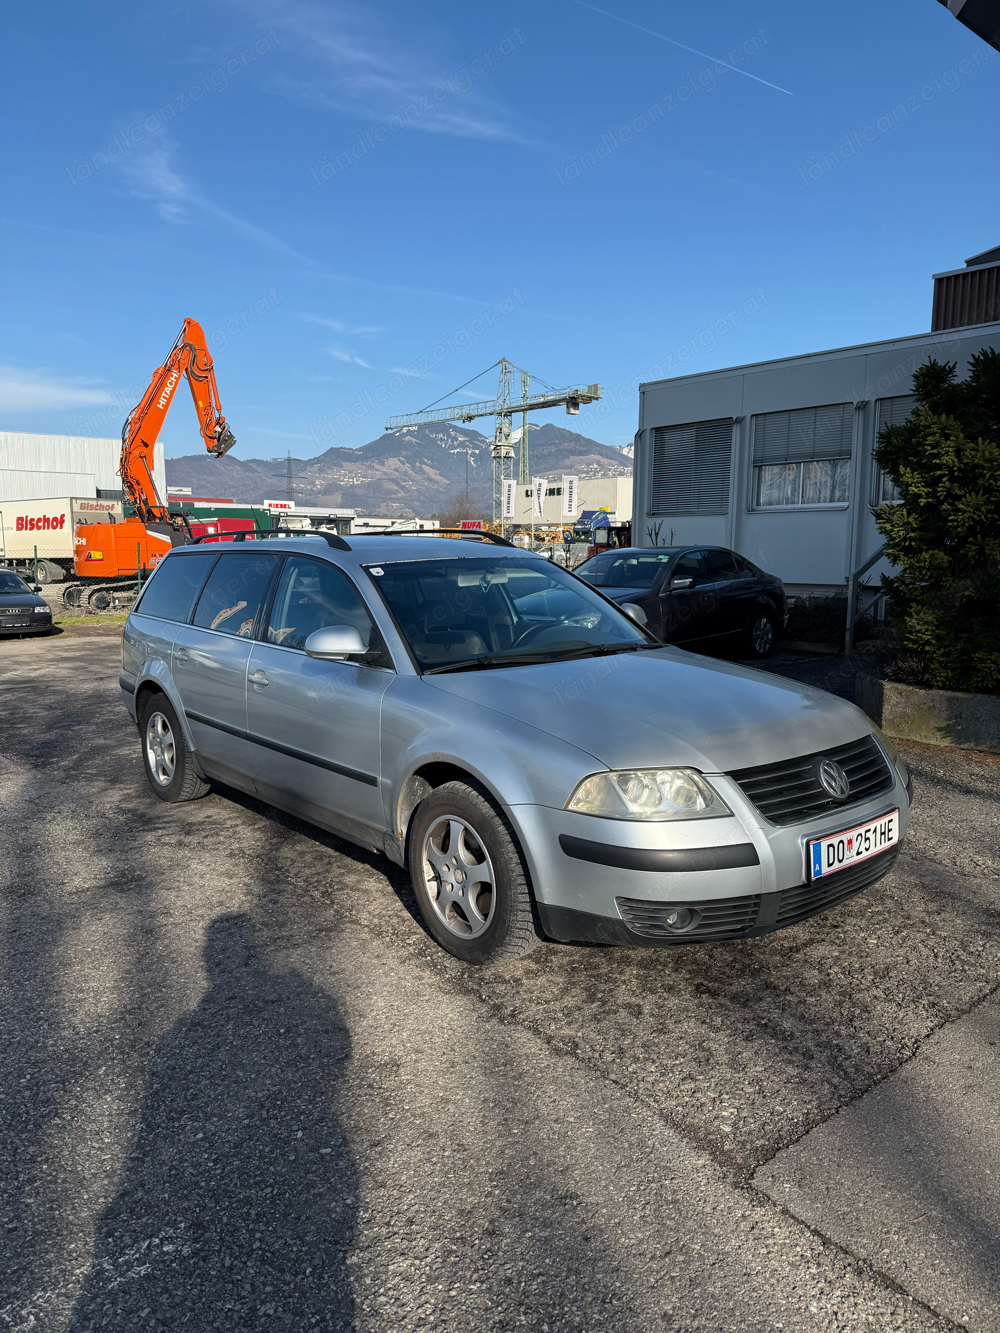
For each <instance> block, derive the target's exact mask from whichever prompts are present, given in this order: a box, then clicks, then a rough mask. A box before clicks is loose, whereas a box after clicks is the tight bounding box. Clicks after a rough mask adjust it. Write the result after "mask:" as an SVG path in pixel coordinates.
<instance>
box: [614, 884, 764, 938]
mask: <svg viewBox="0 0 1000 1333" xmlns="http://www.w3.org/2000/svg"><path fill="white" fill-rule="evenodd" d="M615 901H616V902H617V904H618V910H619V911H620V912H621V914H622V920H623V921H624V922H625V924H626V926H628V928H629V930H631V931H634V932H635V934H636V935H644V936H645V937H646V938H647V939H660V940H666V939H677V940H678V943H679V942H680V939H681V938H689V939H699V940H726V939H729V940H731V939H736V938H737V937H738V936H740V935H745V934H746V933H747V931H749V930H752V929H753V927H754V925H755V924H756V921H757V913H758V912H759V911H760V894H759V893H755V894H749V895H747V896H746V897H743V898H708V899H705V900H703V901H699V902H694V903H670V902H651V901H650V900H649V899H644V898H616V899H615Z"/></svg>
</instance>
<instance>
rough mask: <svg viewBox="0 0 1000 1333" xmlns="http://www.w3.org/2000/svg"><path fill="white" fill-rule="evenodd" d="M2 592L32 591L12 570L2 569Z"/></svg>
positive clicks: (0, 583) (0, 587)
mask: <svg viewBox="0 0 1000 1333" xmlns="http://www.w3.org/2000/svg"><path fill="white" fill-rule="evenodd" d="M0 592H31V589H30V588H29V587H28V585H27V584H26V583H25V581H24V579H22V578H21V576H20V574H15V573H14V572H13V570H10V569H0Z"/></svg>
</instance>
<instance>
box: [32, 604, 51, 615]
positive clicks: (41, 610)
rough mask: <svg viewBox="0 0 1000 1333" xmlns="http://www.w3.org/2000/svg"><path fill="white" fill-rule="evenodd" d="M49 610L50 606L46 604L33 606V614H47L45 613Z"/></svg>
mask: <svg viewBox="0 0 1000 1333" xmlns="http://www.w3.org/2000/svg"><path fill="white" fill-rule="evenodd" d="M50 611H51V608H50V607H48V606H36V607H35V614H36V615H41V616H47V615H48V614H49V613H50Z"/></svg>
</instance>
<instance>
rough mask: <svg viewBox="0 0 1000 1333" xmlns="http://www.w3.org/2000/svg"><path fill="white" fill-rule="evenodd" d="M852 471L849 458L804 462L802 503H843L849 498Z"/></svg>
mask: <svg viewBox="0 0 1000 1333" xmlns="http://www.w3.org/2000/svg"><path fill="white" fill-rule="evenodd" d="M850 471H851V460H850V459H849V458H821V459H819V460H817V461H816V462H814V463H803V464H802V503H803V504H804V505H832V504H843V503H844V502H845V501H846V500H847V485H848V481H849V479H850Z"/></svg>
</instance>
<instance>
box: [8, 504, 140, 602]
mask: <svg viewBox="0 0 1000 1333" xmlns="http://www.w3.org/2000/svg"><path fill="white" fill-rule="evenodd" d="M123 519H124V513H123V511H122V503H121V501H120V500H94V499H92V498H89V497H81V498H74V497H69V498H67V499H62V498H60V499H53V500H0V568H5V569H16V570H17V571H18V573H20V574H23V575H26V576H27V577H28V578H29V579H34V577H35V558H36V555H37V559H38V582H39V583H60V582H62V580H63V579H66V578H69V579H72V578H73V577H74V569H73V538H74V534H75V532H76V528H77V524H79V523H121V522H122V520H123Z"/></svg>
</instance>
